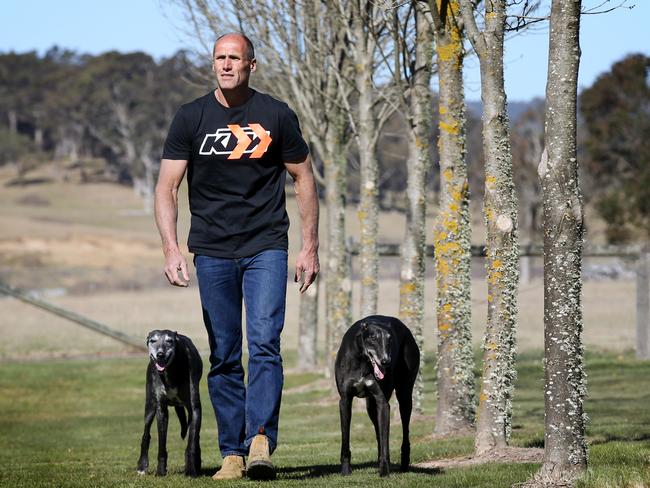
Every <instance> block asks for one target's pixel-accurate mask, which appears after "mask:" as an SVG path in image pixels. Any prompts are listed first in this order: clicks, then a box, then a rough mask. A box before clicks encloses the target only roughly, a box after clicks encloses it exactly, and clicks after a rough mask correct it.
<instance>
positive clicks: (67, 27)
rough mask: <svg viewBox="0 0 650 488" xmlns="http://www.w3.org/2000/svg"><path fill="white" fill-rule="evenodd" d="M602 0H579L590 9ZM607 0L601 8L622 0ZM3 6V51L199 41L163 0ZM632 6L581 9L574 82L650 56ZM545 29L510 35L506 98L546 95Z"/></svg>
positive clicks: (8, 1)
mask: <svg viewBox="0 0 650 488" xmlns="http://www.w3.org/2000/svg"><path fill="white" fill-rule="evenodd" d="M603 1H604V0H583V2H582V3H583V7H584V8H589V7H593V6H595V5H599V4H601V3H603ZM621 1H622V0H611V1H609V2H608V3H606V4H605V5H604V6H603V8H608V7H611V6H614V5H617V4H619V3H621ZM1 4H2V5H1V9H0V12H1V13H0V52H7V51H10V50H13V51H17V52H24V51H30V50H36V51H38V52H39V53H43V52H45V51H46V50H47V49H48V48H49V47H51V46H53V45H55V44H56V45H58V46H60V47H65V48H71V49H74V50H77V51H80V52H87V53H91V54H97V53H100V52H104V51H108V50H111V49H116V50H119V51H135V50H141V51H145V52H148V53H150V54H151V55H153V56H154V57H156V58H160V57H163V56H169V55H171V54H172V53H174V52H175V51H176V50H178V49H180V48H183V47H190V48H191V47H194V48H198V46H199V45H198V42H195V41H193V40H192V39H191V37H190V36H188V34H187V33H186V31H187V24H186V22H185V19H184V17H183V15H182V12H181V11H180V10H179V9H178V7H176V6H175V5H174V4H173V3H172V2H168V1H167V2H166V1H160V0H92V1H91V0H3V1H2V2H1ZM626 5H635V7H634V8H633V9H632V10H629V9H616V10H615V11H613V12H609V13H607V14H603V15H585V16H583V17H582V25H581V36H580V37H581V47H582V58H581V64H580V76H579V80H578V83H579V85H580V86H581V87H586V86H590V85H591V84H592V83H593V82H594V80H595V79H596V77H597V76H598V75H599V74H601V73H603V72H605V71H607V70H608V69H609V67H610V66H611V65H612V63H613V62H615V61H617V60H619V59H621V58H622V57H623V56H625V55H626V54H629V53H632V52H642V53H644V54H646V55H650V28H648V23H650V0H626ZM547 50H548V28H547V27H546V26H544V27H537V28H535V29H533V30H531V31H530V32H525V33H523V34H519V35H516V36H512V37H511V38H510V39H509V40H508V41H507V43H506V54H505V69H506V92H507V94H508V99H509V100H529V99H531V98H533V97H536V96H537V97H541V96H543V95H544V90H545V86H546V68H547V66H546V64H547ZM465 79H466V93H467V98H468V99H469V100H478V99H480V77H479V72H478V61H477V60H476V59H475V58H469V59H468V60H467V61H466V69H465Z"/></svg>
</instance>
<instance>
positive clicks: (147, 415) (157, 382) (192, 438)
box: [138, 330, 203, 476]
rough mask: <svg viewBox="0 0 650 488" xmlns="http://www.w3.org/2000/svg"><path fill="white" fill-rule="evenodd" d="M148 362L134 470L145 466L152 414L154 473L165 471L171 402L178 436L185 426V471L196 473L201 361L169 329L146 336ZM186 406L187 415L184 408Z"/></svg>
mask: <svg viewBox="0 0 650 488" xmlns="http://www.w3.org/2000/svg"><path fill="white" fill-rule="evenodd" d="M147 347H148V348H149V357H150V361H149V366H148V367H147V386H146V400H145V406H144V434H142V444H141V446H140V460H139V461H138V473H140V474H145V473H146V472H147V468H148V467H149V455H148V451H149V441H150V440H151V434H150V430H151V424H152V422H153V418H154V416H155V417H156V420H157V424H158V467H157V469H156V474H157V475H159V476H164V475H165V474H167V423H168V418H169V414H168V410H167V407H168V405H172V406H173V407H174V408H175V410H176V414H177V415H178V419H179V420H180V423H181V437H182V438H183V439H184V438H185V435H186V434H187V432H188V430H189V436H188V439H187V449H186V450H185V474H186V475H188V476H198V475H199V472H200V471H201V447H200V445H199V434H200V431H201V400H200V397H199V383H200V380H201V374H202V373H203V361H201V356H200V355H199V352H198V351H197V349H196V347H195V346H194V344H193V343H192V341H191V340H190V339H189V337H186V336H184V335H181V334H178V333H177V332H173V331H171V330H152V331H151V332H149V335H148V336H147ZM186 410H187V415H186V413H185V411H186Z"/></svg>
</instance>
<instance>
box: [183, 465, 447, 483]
mask: <svg viewBox="0 0 650 488" xmlns="http://www.w3.org/2000/svg"><path fill="white" fill-rule="evenodd" d="M220 467H221V466H214V467H212V466H210V467H205V466H204V467H202V468H201V474H200V475H199V477H211V476H212V475H214V473H216V472H217V470H219V468H220ZM373 468H374V469H375V471H376V473H377V477H379V471H378V469H379V468H378V465H377V463H371V462H366V463H359V464H353V465H352V472H353V473H354V472H355V471H356V470H360V469H373ZM408 472H409V473H418V474H429V475H434V474H440V473H442V470H441V469H440V468H421V467H417V466H411V468H410V469H409V471H408ZM171 473H174V474H182V473H183V471H182V469H181V470H179V471H178V472H177V473H176V472H173V471H172V472H171ZM390 473H391V476H392V475H400V474H402V472H401V471H400V469H399V464H391V466H390ZM335 474H341V465H340V464H318V465H314V466H285V467H278V468H277V475H278V478H281V479H284V480H305V479H313V478H322V477H325V476H330V475H335Z"/></svg>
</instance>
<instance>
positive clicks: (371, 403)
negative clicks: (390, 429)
mask: <svg viewBox="0 0 650 488" xmlns="http://www.w3.org/2000/svg"><path fill="white" fill-rule="evenodd" d="M366 412H368V417H370V420H371V421H372V425H373V426H374V428H375V438H376V439H377V462H379V460H380V458H381V453H380V451H379V423H378V421H377V402H376V401H375V399H374V398H372V397H367V398H366Z"/></svg>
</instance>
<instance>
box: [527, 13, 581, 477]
mask: <svg viewBox="0 0 650 488" xmlns="http://www.w3.org/2000/svg"><path fill="white" fill-rule="evenodd" d="M580 7H581V2H580V0H553V3H552V7H551V24H550V42H549V64H548V80H547V85H546V127H545V128H546V134H545V145H546V149H545V152H544V154H543V156H542V160H541V162H540V165H539V168H538V174H539V176H540V179H541V183H542V191H543V197H544V363H545V366H544V403H545V409H544V412H545V421H544V422H545V432H544V447H545V448H544V464H543V465H542V468H541V470H540V472H539V473H538V474H537V475H536V477H535V478H534V480H533V481H535V480H537V481H540V480H541V481H544V482H547V481H551V482H553V483H558V482H560V481H562V482H566V481H569V482H572V481H573V480H575V478H576V477H577V476H579V475H580V474H581V473H582V472H584V471H585V470H586V468H587V444H586V441H585V424H586V421H587V417H586V414H585V413H584V406H583V404H584V399H585V395H586V391H587V387H586V374H585V370H584V358H583V346H582V308H581V292H582V281H581V267H582V246H583V210H582V197H581V195H580V188H579V186H578V164H577V160H576V99H577V80H578V66H579V62H580V46H579V30H580Z"/></svg>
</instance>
